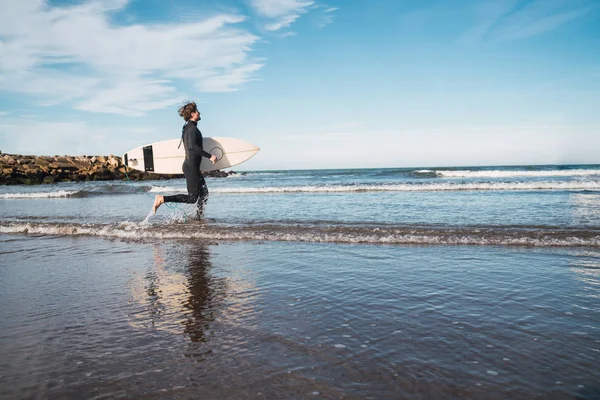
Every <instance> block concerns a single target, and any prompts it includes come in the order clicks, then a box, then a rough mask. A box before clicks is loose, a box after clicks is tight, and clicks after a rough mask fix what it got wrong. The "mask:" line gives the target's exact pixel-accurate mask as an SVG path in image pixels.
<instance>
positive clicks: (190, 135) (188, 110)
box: [152, 102, 217, 218]
mask: <svg viewBox="0 0 600 400" xmlns="http://www.w3.org/2000/svg"><path fill="white" fill-rule="evenodd" d="M178 111H179V115H180V116H182V117H183V119H184V120H185V125H183V129H182V132H181V141H182V142H183V147H184V148H185V161H184V162H183V165H182V169H183V174H184V175H185V181H186V185H187V191H188V194H176V195H174V196H161V195H158V196H156V197H155V198H154V206H153V207H152V211H153V212H154V213H156V210H157V209H158V207H160V206H161V205H162V204H163V203H188V204H193V203H195V202H196V201H197V202H198V214H197V217H198V218H202V215H203V214H204V205H205V204H206V201H207V200H208V188H207V187H206V182H205V181H204V177H203V176H202V172H200V162H201V161H202V157H206V158H210V161H212V163H213V164H214V163H216V162H217V157H216V156H214V155H212V154H210V153H208V152H206V151H204V149H203V148H202V133H200V130H199V129H198V121H199V120H200V112H199V111H198V108H197V107H196V103H194V102H189V103H187V104H185V105H183V106H181V107H179V110H178ZM180 145H181V144H180Z"/></svg>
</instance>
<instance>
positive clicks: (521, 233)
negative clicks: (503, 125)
mask: <svg viewBox="0 0 600 400" xmlns="http://www.w3.org/2000/svg"><path fill="white" fill-rule="evenodd" d="M0 233H3V234H28V235H52V236H100V237H106V238H118V239H124V240H163V239H205V240H216V241H293V242H313V243H347V244H352V243H356V244H359V243H363V244H415V245H481V246H490V245H491V246H529V247H600V229H570V228H560V227H518V228H516V227H511V228H501V227H411V226H389V225H381V226H373V225H372V226H368V227H367V226H362V225H361V226H358V225H355V226H352V225H326V226H325V225H322V224H319V225H312V224H310V225H307V224H304V225H301V224H292V223H289V224H255V225H251V226H246V225H244V226H223V225H220V224H202V223H190V224H181V223H177V224H166V225H143V224H139V223H130V222H127V223H121V224H77V223H56V222H48V223H46V222H12V221H3V222H0Z"/></svg>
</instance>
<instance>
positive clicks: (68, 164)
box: [0, 153, 229, 185]
mask: <svg viewBox="0 0 600 400" xmlns="http://www.w3.org/2000/svg"><path fill="white" fill-rule="evenodd" d="M209 175H210V176H218V177H225V176H228V175H229V173H227V172H224V171H212V172H210V173H209ZM127 176H128V177H129V179H131V180H132V181H138V180H155V179H173V178H183V175H158V174H151V173H145V172H140V171H135V170H132V169H129V168H127V167H126V166H125V165H124V164H123V161H122V160H121V157H117V156H113V155H109V156H27V155H20V154H2V153H0V184H3V185H18V184H25V185H36V184H41V183H57V182H80V181H107V180H125V179H127Z"/></svg>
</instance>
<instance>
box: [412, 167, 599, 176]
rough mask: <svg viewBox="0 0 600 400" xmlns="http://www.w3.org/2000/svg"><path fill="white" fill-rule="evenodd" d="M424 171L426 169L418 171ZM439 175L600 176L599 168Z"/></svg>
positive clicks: (440, 172)
mask: <svg viewBox="0 0 600 400" xmlns="http://www.w3.org/2000/svg"><path fill="white" fill-rule="evenodd" d="M417 172H424V171H417ZM434 172H435V173H436V174H437V175H438V176H441V177H445V178H516V177H535V178H540V177H576V176H600V170H597V169H563V170H548V171H524V170H516V171H515V170H513V171H510V170H489V171H470V170H436V171H434Z"/></svg>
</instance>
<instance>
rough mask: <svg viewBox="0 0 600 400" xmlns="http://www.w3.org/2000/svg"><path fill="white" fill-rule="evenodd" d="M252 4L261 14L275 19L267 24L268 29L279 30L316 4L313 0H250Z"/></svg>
mask: <svg viewBox="0 0 600 400" xmlns="http://www.w3.org/2000/svg"><path fill="white" fill-rule="evenodd" d="M250 4H251V6H252V7H253V8H254V10H255V11H256V12H257V13H258V14H259V15H261V16H264V17H267V18H270V19H272V20H274V22H271V23H269V24H267V25H265V29H266V30H268V31H278V30H280V29H282V28H287V27H289V26H290V25H292V24H293V23H294V22H295V21H296V20H297V19H298V18H300V16H301V15H302V14H306V13H307V12H308V10H309V8H310V7H311V6H313V5H314V4H315V2H314V1H312V0H250Z"/></svg>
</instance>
